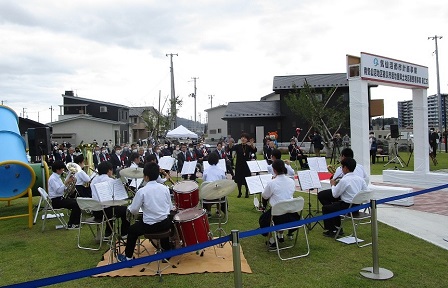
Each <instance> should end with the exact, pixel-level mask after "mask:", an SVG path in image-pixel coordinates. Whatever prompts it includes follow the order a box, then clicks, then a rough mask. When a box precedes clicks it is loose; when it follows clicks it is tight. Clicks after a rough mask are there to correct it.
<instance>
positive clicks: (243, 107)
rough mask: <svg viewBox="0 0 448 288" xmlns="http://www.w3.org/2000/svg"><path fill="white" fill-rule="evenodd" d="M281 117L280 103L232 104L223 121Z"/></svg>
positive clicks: (228, 107) (254, 102)
mask: <svg viewBox="0 0 448 288" xmlns="http://www.w3.org/2000/svg"><path fill="white" fill-rule="evenodd" d="M280 116H282V115H281V113H280V101H250V102H230V103H229V104H228V105H227V110H226V113H225V114H224V117H223V119H228V118H252V117H280Z"/></svg>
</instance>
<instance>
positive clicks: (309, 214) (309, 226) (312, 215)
mask: <svg viewBox="0 0 448 288" xmlns="http://www.w3.org/2000/svg"><path fill="white" fill-rule="evenodd" d="M311 190H314V188H312V189H308V214H307V215H306V216H305V217H304V218H303V219H308V218H313V217H314V216H315V215H317V213H319V199H317V200H316V205H317V208H316V210H314V211H315V212H316V213H315V214H313V210H312V208H311V206H312V205H311ZM317 190H318V189H317V188H316V195H317V193H318V191H317ZM317 224H319V226H320V227H322V229H323V228H324V226H322V224H321V223H320V222H319V221H316V222H314V224H312V223H308V224H306V227H307V228H308V230H310V231H311V230H313V228H314V227H315V226H316V225H317Z"/></svg>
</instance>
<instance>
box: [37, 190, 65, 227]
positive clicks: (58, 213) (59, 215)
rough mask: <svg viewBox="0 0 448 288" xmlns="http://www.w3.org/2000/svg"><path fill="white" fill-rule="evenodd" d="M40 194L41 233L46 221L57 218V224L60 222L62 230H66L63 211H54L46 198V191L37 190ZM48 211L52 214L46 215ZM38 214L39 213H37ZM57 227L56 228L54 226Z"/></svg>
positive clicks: (48, 198) (61, 209)
mask: <svg viewBox="0 0 448 288" xmlns="http://www.w3.org/2000/svg"><path fill="white" fill-rule="evenodd" d="M37 190H38V191H39V193H40V197H41V200H42V201H43V202H44V208H43V213H42V220H43V221H42V232H44V230H45V223H46V221H47V219H52V218H57V219H58V220H59V222H61V225H62V228H64V229H67V222H66V221H65V219H64V213H63V209H65V208H60V209H54V208H53V206H52V205H51V199H50V197H48V194H47V191H45V190H44V189H43V188H42V187H39V188H37ZM48 210H50V211H51V213H52V214H48ZM37 213H39V212H37ZM56 227H57V226H56Z"/></svg>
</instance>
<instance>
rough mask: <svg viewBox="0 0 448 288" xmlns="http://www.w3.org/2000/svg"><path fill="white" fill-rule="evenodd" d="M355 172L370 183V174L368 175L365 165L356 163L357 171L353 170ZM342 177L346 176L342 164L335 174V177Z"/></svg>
mask: <svg viewBox="0 0 448 288" xmlns="http://www.w3.org/2000/svg"><path fill="white" fill-rule="evenodd" d="M353 173H354V174H355V175H358V176H359V177H361V178H362V179H364V181H365V182H366V184H368V183H369V176H368V175H367V173H366V170H364V166H362V165H361V164H358V163H356V167H355V171H353ZM342 177H344V172H342V166H339V167H338V168H337V169H336V171H335V172H334V174H333V179H338V178H339V179H340V178H342Z"/></svg>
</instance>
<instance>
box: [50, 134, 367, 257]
mask: <svg viewBox="0 0 448 288" xmlns="http://www.w3.org/2000/svg"><path fill="white" fill-rule="evenodd" d="M239 142H240V143H238V144H235V143H234V141H233V139H229V141H228V142H227V143H225V142H218V144H217V147H216V149H215V150H213V151H210V150H209V149H208V148H207V146H206V145H205V144H204V143H199V142H198V143H197V144H196V145H193V144H190V145H187V144H186V143H180V144H178V145H174V144H172V145H171V144H170V143H167V144H165V145H159V146H158V145H154V146H152V145H150V146H147V147H142V146H136V145H135V144H132V145H131V146H128V145H122V146H119V145H116V146H114V147H113V149H112V150H111V149H109V146H102V147H100V146H98V145H90V146H89V148H90V149H87V152H90V157H89V155H86V157H84V155H83V154H85V153H80V152H78V151H79V150H80V149H79V148H80V147H77V148H78V151H77V150H75V149H74V147H68V148H65V147H60V146H58V145H55V150H54V151H55V153H54V155H59V156H60V159H61V160H56V161H55V160H54V159H56V157H55V158H53V159H52V160H53V161H54V162H53V166H52V169H53V172H54V173H53V174H52V176H51V177H50V179H49V195H50V198H51V200H52V204H53V206H54V207H55V208H59V207H65V208H69V209H71V210H72V213H71V216H70V220H69V222H68V223H69V227H70V228H77V227H78V224H79V216H80V209H79V207H78V206H77V203H76V197H78V196H80V197H92V198H93V199H96V200H98V201H99V200H100V199H99V196H98V192H97V190H96V187H95V185H96V184H98V183H101V182H109V181H114V179H115V178H116V179H120V180H121V182H122V184H123V186H124V187H126V191H127V192H128V196H129V197H128V201H129V202H128V203H130V205H129V206H128V207H126V206H120V205H118V206H116V205H114V206H109V205H104V207H103V210H102V211H95V212H94V217H96V218H98V219H100V218H101V217H103V214H104V215H105V216H106V218H107V219H111V220H110V222H109V224H108V225H106V231H105V234H104V235H105V236H106V238H107V237H108V236H109V235H111V234H112V233H113V231H112V229H116V228H115V227H119V231H117V233H119V235H120V236H119V239H120V240H125V239H127V242H126V250H125V254H124V255H116V257H117V259H118V260H119V261H126V260H130V259H132V257H133V254H134V248H135V245H136V243H137V241H138V237H139V236H140V235H143V234H145V233H154V232H163V231H166V230H168V229H173V228H175V229H174V230H177V231H178V230H180V231H178V234H177V240H178V245H184V246H185V245H190V244H191V243H190V242H192V243H193V244H194V242H195V241H199V240H197V239H203V240H201V241H206V240H207V239H211V238H210V237H211V236H210V234H211V232H210V231H209V228H208V220H207V218H208V217H212V214H211V213H210V210H211V209H210V208H211V207H210V205H206V206H204V208H206V209H204V210H202V206H199V205H200V199H207V198H210V197H211V196H212V195H213V196H215V195H216V196H219V197H216V198H220V199H224V197H225V196H227V195H228V194H230V193H231V192H232V191H233V187H234V186H230V185H228V187H226V188H222V190H221V191H219V192H216V191H211V189H212V188H211V187H213V185H203V186H204V187H207V188H204V191H201V192H199V190H200V189H199V185H198V184H196V183H197V182H196V180H197V172H200V173H202V178H203V179H202V180H203V181H206V182H213V181H222V180H225V179H228V180H225V181H230V182H232V183H233V181H234V182H235V183H236V185H237V187H238V198H240V197H241V196H242V191H241V190H242V186H243V185H244V186H245V187H246V191H245V192H246V194H245V197H246V198H248V197H249V187H248V185H247V183H246V177H250V176H251V175H252V172H251V170H250V169H249V167H248V163H247V161H252V160H253V159H256V156H255V153H256V152H257V148H256V146H255V143H254V140H253V138H250V137H249V135H247V134H245V133H243V134H242V135H241V138H240V141H239ZM187 146H188V148H187ZM61 148H62V151H67V152H65V153H67V154H64V153H60V151H61ZM84 152H85V150H84ZM288 152H289V156H290V158H289V159H287V160H281V151H280V150H278V149H276V147H275V145H274V141H267V143H266V144H265V146H264V147H263V156H264V158H265V160H266V162H267V164H270V165H267V166H266V167H267V170H266V171H265V172H268V173H270V174H272V175H273V176H272V180H271V181H275V183H276V184H274V182H273V183H272V185H268V186H266V188H265V190H264V191H258V192H257V193H261V192H262V195H263V202H262V204H261V206H260V207H261V208H262V209H260V210H261V211H269V210H267V207H266V205H267V204H268V202H271V204H272V201H274V202H275V199H274V198H272V197H274V196H275V197H277V196H276V195H277V194H278V193H280V194H278V195H283V194H281V193H283V192H285V191H286V190H284V189H286V188H288V190H287V191H288V195H286V194H285V197H286V196H287V198H288V199H289V198H290V197H292V194H291V193H292V192H294V191H295V184H294V181H293V180H291V178H293V177H294V175H295V174H294V173H295V171H294V169H293V168H292V167H291V165H290V164H291V162H293V161H296V160H299V162H300V166H301V168H302V169H307V168H308V162H307V157H306V155H304V153H303V151H302V150H301V149H300V147H299V146H298V145H297V139H296V138H295V137H293V138H292V139H291V143H290V145H289V146H288ZM87 154H89V153H87ZM164 157H169V158H173V160H174V161H172V162H169V163H171V166H170V165H168V166H167V167H163V168H162V167H160V166H159V165H158V163H162V162H166V161H162V160H164V159H165V158H164ZM62 159H63V160H62ZM89 159H90V161H89ZM221 160H222V161H223V165H221V166H220V165H217V164H218V163H219V161H221ZM234 160H236V163H235V167H233V162H234ZM63 161H65V162H66V164H64V162H63ZM279 161H280V162H279ZM206 164H208V165H206ZM274 164H275V165H274ZM187 166H188V167H187ZM206 166H207V167H206ZM219 166H220V167H219ZM330 168H331V167H330ZM358 168H359V169H360V167H358ZM65 169H67V170H68V175H67V176H66V177H65V178H64V177H61V175H63V172H64V170H65ZM234 169H235V173H234V172H233V171H234ZM340 170H341V168H340V167H339V168H338V169H336V168H334V171H332V172H333V174H334V180H339V179H340V178H342V176H341V175H339V174H341V173H342V172H341V171H340ZM91 171H94V173H90V172H91ZM218 172H219V173H218ZM173 173H175V174H176V176H177V177H176V178H177V179H179V180H180V182H175V181H173V178H172V176H171V175H172V174H173ZM89 174H91V175H90V176H89ZM179 174H180V175H179ZM226 174H228V175H229V177H227V175H226ZM257 174H258V173H257ZM216 175H219V177H216ZM338 175H339V176H338ZM361 175H362V174H361ZM284 177H287V179H289V180H286V178H285V179H284ZM230 179H232V180H230ZM281 179H284V181H283V180H282V181H280V180H281ZM334 180H331V181H332V182H331V183H332V184H333V185H336V184H337V183H336V182H334ZM168 183H169V184H170V185H166V184H168ZM235 183H234V185H235ZM335 183H336V184H335ZM286 184H287V186H288V187H286V186H285V185H286ZM291 185H292V186H291ZM224 186H225V185H224ZM290 186H291V187H292V188H291V187H290ZM229 187H231V189H230V188H229ZM266 189H267V190H266ZM269 189H271V190H269ZM272 189H274V190H272ZM282 189H283V190H282ZM290 190H291V191H292V192H291V191H290ZM282 191H283V192H282ZM322 192H324V193H319V194H322V195H319V200H320V201H321V202H322V204H323V205H325V204H327V203H326V201H325V198H324V196H325V195H329V194H328V193H331V190H330V191H329V192H326V191H322ZM112 193H113V192H112ZM207 193H209V195H207ZM285 193H286V192H285ZM290 194H291V195H290ZM282 197H283V196H282ZM328 197H329V196H328ZM282 199H283V198H282ZM285 199H286V198H285ZM334 200H335V201H337V199H334ZM100 202H101V201H100ZM257 208H259V207H257ZM217 209H218V210H221V211H222V212H223V213H224V214H225V213H228V211H227V207H222V205H221V207H218V208H217ZM266 213H268V212H264V214H263V215H262V217H260V227H266V225H268V224H267V222H266V219H268V218H269V215H268V214H266ZM130 215H134V217H130ZM173 215H178V216H179V217H173ZM266 215H268V216H266ZM220 217H221V215H220ZM116 219H121V221H120V223H121V225H117V226H116V225H115V224H114V221H116ZM176 219H177V220H176ZM179 219H182V220H179ZM288 219H289V220H288ZM288 219H286V220H285V221H293V220H297V215H294V217H290V218H288ZM176 221H177V222H176ZM196 221H199V222H198V223H192V222H196ZM132 223H134V224H132ZM189 225H193V226H194V227H203V228H202V229H199V231H198V230H197V229H194V228H193V229H191V227H189ZM117 230H118V229H117ZM191 234H196V235H193V236H192V235H191ZM197 234H201V235H197ZM171 237H172V236H170V237H167V238H166V239H162V240H161V245H162V248H163V249H164V250H169V249H172V248H176V245H175V244H173V243H175V241H173V239H171ZM173 237H174V236H173ZM194 239H196V240H194ZM204 239H205V240H204ZM268 242H269V243H268V245H271V246H272V239H270V241H268ZM111 245H112V244H111Z"/></svg>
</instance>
